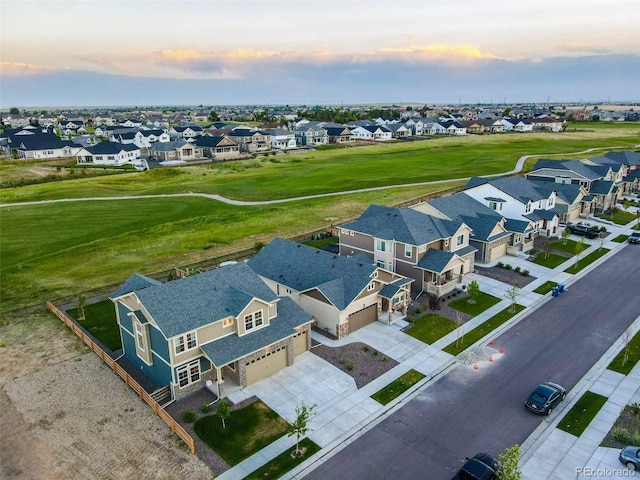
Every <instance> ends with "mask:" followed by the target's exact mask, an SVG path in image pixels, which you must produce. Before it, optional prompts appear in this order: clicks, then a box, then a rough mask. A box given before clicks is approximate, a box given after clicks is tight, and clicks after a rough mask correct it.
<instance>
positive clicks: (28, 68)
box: [0, 62, 55, 76]
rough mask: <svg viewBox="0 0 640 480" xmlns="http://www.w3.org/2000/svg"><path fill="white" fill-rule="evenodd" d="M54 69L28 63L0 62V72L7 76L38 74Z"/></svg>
mask: <svg viewBox="0 0 640 480" xmlns="http://www.w3.org/2000/svg"><path fill="white" fill-rule="evenodd" d="M53 71H55V69H54V68H52V67H47V66H43V65H33V64H30V63H18V62H0V73H2V75H9V76H23V75H39V74H42V73H46V72H53Z"/></svg>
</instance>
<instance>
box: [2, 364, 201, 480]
mask: <svg viewBox="0 0 640 480" xmlns="http://www.w3.org/2000/svg"><path fill="white" fill-rule="evenodd" d="M4 391H5V392H6V394H7V396H8V398H9V400H10V401H11V404H12V406H13V407H15V410H16V411H17V412H18V414H19V415H20V416H21V417H22V419H21V421H24V422H25V423H26V424H27V425H28V429H29V431H30V433H31V434H32V435H33V436H34V437H35V438H36V440H37V442H35V443H34V444H33V448H34V449H35V450H30V451H29V452H28V453H27V452H25V454H26V455H29V456H30V458H34V459H37V458H38V457H39V452H38V448H39V446H40V445H42V446H43V448H45V447H46V450H47V451H50V452H52V455H51V456H53V459H54V461H53V463H52V465H51V466H49V470H48V472H49V473H48V474H47V477H46V478H56V479H57V478H64V479H67V480H68V479H96V480H98V479H100V480H101V479H105V478H106V479H120V478H136V479H167V480H172V479H176V478H190V479H202V480H205V479H206V480H210V479H211V477H212V471H211V470H210V469H209V468H208V467H207V466H206V465H205V464H204V463H203V462H202V461H200V459H199V458H198V457H197V456H195V455H191V454H190V453H189V451H188V449H187V447H186V446H185V445H184V443H182V441H181V440H180V439H179V438H178V437H176V436H175V435H173V434H172V433H171V431H170V430H169V427H168V426H167V425H166V424H165V423H164V422H163V421H162V420H161V419H160V418H159V417H158V416H156V415H155V414H154V413H153V412H152V411H151V409H150V408H149V407H148V406H147V404H146V403H144V402H143V401H142V400H140V399H139V398H138V396H137V395H136V394H135V392H134V391H133V390H131V389H130V388H129V387H128V386H127V385H126V384H125V383H124V382H123V381H122V380H121V379H120V378H119V377H118V376H116V375H115V374H114V373H113V372H112V371H111V370H110V369H109V368H108V367H107V366H106V365H104V364H103V363H102V362H101V361H100V359H99V358H98V357H97V356H96V355H95V354H94V353H87V354H84V355H81V356H78V357H76V358H74V359H72V360H67V361H63V362H60V363H58V364H56V365H52V366H50V367H47V368H44V369H42V370H39V371H37V372H35V373H32V374H29V375H25V376H23V377H20V378H18V379H16V380H13V381H12V382H10V383H8V384H6V385H5V387H4ZM3 437H4V438H7V437H9V438H10V433H8V432H3ZM3 443H4V441H3ZM3 448H5V446H4V445H3ZM19 474H20V472H16V475H19ZM13 478H18V476H16V477H13ZM29 478H33V477H29ZM43 478H44V477H43Z"/></svg>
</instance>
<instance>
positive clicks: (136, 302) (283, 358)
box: [110, 263, 312, 399]
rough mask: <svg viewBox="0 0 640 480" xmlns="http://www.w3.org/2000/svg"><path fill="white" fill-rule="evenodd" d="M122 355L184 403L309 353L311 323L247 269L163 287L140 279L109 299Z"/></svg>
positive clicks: (233, 268) (256, 378)
mask: <svg viewBox="0 0 640 480" xmlns="http://www.w3.org/2000/svg"><path fill="white" fill-rule="evenodd" d="M110 298H111V301H113V303H114V304H115V308H116V317H117V321H118V327H119V329H120V336H121V339H122V350H123V355H125V356H126V358H127V359H129V360H130V361H131V362H133V364H134V365H136V367H138V368H140V370H142V371H143V372H144V373H145V375H146V376H147V377H149V378H150V379H151V380H153V381H154V382H155V383H156V384H157V385H158V386H159V387H164V386H169V389H170V391H171V394H172V395H171V396H172V398H173V399H179V398H182V397H184V396H186V395H189V394H190V393H193V392H194V391H196V390H199V389H201V388H202V387H204V386H205V383H206V381H207V380H210V381H212V382H216V383H218V384H220V383H223V382H231V383H234V384H236V385H239V386H240V387H245V386H248V385H251V384H253V383H255V382H257V381H259V380H262V379H263V378H266V377H268V376H269V375H272V374H274V373H276V372H278V371H280V370H281V369H283V368H285V367H287V366H289V365H292V364H293V363H294V358H295V357H296V356H297V355H299V354H300V353H303V352H306V351H307V350H309V347H310V343H311V336H310V334H309V331H310V328H311V322H312V319H311V317H310V316H309V315H308V314H307V313H306V312H305V311H304V310H302V308H300V307H299V306H298V305H296V303H295V302H293V300H291V299H290V298H288V297H278V296H277V295H276V294H275V293H274V292H273V291H272V290H271V289H270V288H269V287H268V286H267V285H266V284H265V283H264V282H263V281H262V280H261V279H260V277H259V276H258V275H257V274H256V273H255V272H254V271H253V270H251V268H249V267H248V266H247V265H245V264H244V263H239V264H235V265H229V266H225V267H220V268H217V269H214V270H210V271H208V272H204V273H199V274H197V275H193V276H189V277H186V278H182V279H179V280H173V281H171V282H166V283H160V282H158V281H155V280H152V279H150V278H147V277H144V276H142V275H138V274H135V275H133V276H132V277H131V278H129V279H128V280H127V281H126V282H125V283H124V284H123V285H122V286H121V287H120V288H119V289H118V290H117V291H116V292H114V293H113V294H112V295H111V297H110Z"/></svg>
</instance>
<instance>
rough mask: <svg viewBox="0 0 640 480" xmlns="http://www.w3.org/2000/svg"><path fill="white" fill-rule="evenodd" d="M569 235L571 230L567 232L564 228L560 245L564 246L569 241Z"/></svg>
mask: <svg viewBox="0 0 640 480" xmlns="http://www.w3.org/2000/svg"><path fill="white" fill-rule="evenodd" d="M570 235H571V230H569V229H568V228H565V229H564V230H563V231H562V244H563V245H566V244H567V240H568V239H569V236H570Z"/></svg>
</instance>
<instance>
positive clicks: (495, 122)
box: [477, 118, 504, 133]
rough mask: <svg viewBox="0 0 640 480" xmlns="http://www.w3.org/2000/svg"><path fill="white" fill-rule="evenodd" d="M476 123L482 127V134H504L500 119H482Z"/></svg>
mask: <svg viewBox="0 0 640 480" xmlns="http://www.w3.org/2000/svg"><path fill="white" fill-rule="evenodd" d="M477 122H478V123H479V124H480V125H482V128H483V132H484V133H502V132H504V124H503V123H502V120H501V119H498V118H495V119H494V118H484V119H479V120H477Z"/></svg>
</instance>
